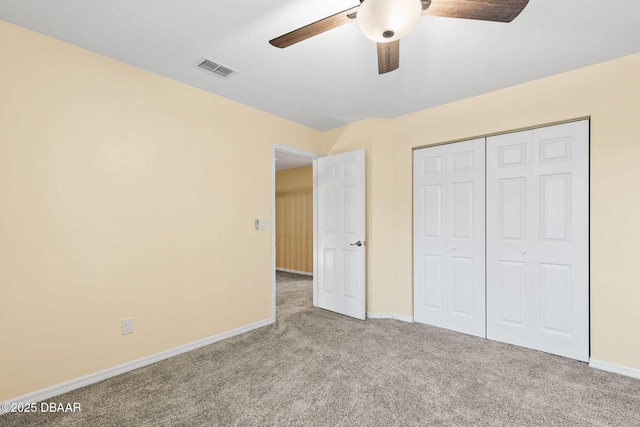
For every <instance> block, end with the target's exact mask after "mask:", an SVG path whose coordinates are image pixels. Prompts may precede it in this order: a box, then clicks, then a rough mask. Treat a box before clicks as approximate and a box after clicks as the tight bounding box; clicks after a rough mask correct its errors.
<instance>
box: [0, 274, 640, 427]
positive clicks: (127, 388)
mask: <svg viewBox="0 0 640 427" xmlns="http://www.w3.org/2000/svg"><path fill="white" fill-rule="evenodd" d="M301 279H302V280H301ZM277 304H278V312H277V313H278V322H277V324H275V325H272V326H268V327H265V328H262V329H259V330H256V331H252V332H249V333H247V334H244V335H241V336H238V337H234V338H231V339H228V340H226V341H223V342H219V343H216V344H212V345H210V346H207V347H203V348H201V349H198V350H195V351H193V352H190V353H188V354H184V355H181V356H177V357H175V358H172V359H169V360H166V361H163V362H160V363H157V364H154V365H151V366H148V367H145V368H142V369H138V370H136V371H132V372H129V373H127V374H124V375H121V376H119V377H116V378H112V379H109V380H106V381H103V382H101V383H98V384H94V385H92V386H89V387H85V388H83V389H79V390H76V391H73V392H71V393H67V394H65V395H62V396H58V397H57V398H55V399H52V400H53V401H56V402H80V403H81V404H82V412H81V413H79V414H78V413H76V414H53V415H52V414H48V415H43V414H9V415H5V416H1V417H0V425H3V426H6V425H11V426H22V425H24V426H27V425H34V426H35V425H37V426H44V425H50V426H62V425H74V426H75V425H78V426H132V425H140V426H170V425H171V426H174V425H175V426H198V425H219V426H230V425H238V426H270V425H278V426H280V425H291V426H305V425H310V426H414V425H415V426H417V425H421V426H424V425H428V426H450V425H459V426H467V425H473V426H483V425H494V426H498V425H500V426H502V425H504V426H530V425H558V426H640V380H636V379H632V378H627V377H623V376H619V375H616V374H611V373H607V372H603V371H598V370H595V369H591V368H589V367H587V365H586V364H584V363H580V362H575V361H572V360H568V359H564V358H561V357H556V356H551V355H549V354H545V353H541V352H537V351H533V350H527V349H523V348H519V347H514V346H510V345H507V344H501V343H498V342H492V341H489V340H485V339H480V338H475V337H471V336H468V335H464V334H459V333H455V332H450V331H447V330H443V329H438V328H434V327H430V326H425V325H420V324H409V323H403V322H399V321H395V320H371V319H369V320H367V321H364V322H362V321H358V320H352V319H350V318H347V317H344V316H341V315H338V314H334V313H330V312H326V311H323V310H320V309H316V308H314V307H312V305H311V281H310V280H309V279H305V278H304V277H303V276H297V275H291V274H280V275H279V284H278V292H277Z"/></svg>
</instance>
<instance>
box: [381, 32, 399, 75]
mask: <svg viewBox="0 0 640 427" xmlns="http://www.w3.org/2000/svg"><path fill="white" fill-rule="evenodd" d="M398 67H400V40H396V41H393V42H389V43H378V74H384V73H388V72H390V71H393V70H396V69H398Z"/></svg>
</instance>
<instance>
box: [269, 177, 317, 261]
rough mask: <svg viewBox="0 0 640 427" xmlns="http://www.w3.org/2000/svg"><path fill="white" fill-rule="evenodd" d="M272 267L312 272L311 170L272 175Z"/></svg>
mask: <svg viewBox="0 0 640 427" xmlns="http://www.w3.org/2000/svg"><path fill="white" fill-rule="evenodd" d="M276 267H277V268H286V269H289V270H297V271H304V272H307V273H313V170H312V167H311V166H305V167H301V168H294V169H286V170H283V171H278V172H276Z"/></svg>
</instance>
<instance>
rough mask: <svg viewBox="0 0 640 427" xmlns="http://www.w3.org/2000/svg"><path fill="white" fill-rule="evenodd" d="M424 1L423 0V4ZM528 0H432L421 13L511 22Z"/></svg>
mask: <svg viewBox="0 0 640 427" xmlns="http://www.w3.org/2000/svg"><path fill="white" fill-rule="evenodd" d="M424 3H425V2H424V1H423V4H424ZM527 3H529V0H432V1H431V6H429V7H428V8H427V9H426V10H423V11H422V14H423V15H431V16H444V17H446V18H462V19H479V20H481V21H494V22H511V21H513V20H514V19H515V17H516V16H518V15H519V14H520V12H522V10H523V9H524V8H525V6H526V5H527Z"/></svg>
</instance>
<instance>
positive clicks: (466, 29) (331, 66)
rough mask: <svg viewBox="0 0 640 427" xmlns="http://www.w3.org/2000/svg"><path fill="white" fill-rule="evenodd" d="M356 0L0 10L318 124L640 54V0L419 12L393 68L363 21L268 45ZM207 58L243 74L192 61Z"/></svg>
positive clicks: (81, 3)
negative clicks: (505, 16) (458, 13)
mask: <svg viewBox="0 0 640 427" xmlns="http://www.w3.org/2000/svg"><path fill="white" fill-rule="evenodd" d="M433 1H434V2H435V1H437V0H433ZM358 3H359V1H358V0H254V1H237V0H206V1H205V0H108V1H97V0H0V19H3V20H6V21H9V22H12V23H15V24H17V25H20V26H23V27H26V28H29V29H32V30H35V31H37V32H40V33H43V34H47V35H50V36H52V37H55V38H58V39H61V40H64V41H67V42H70V43H72V44H75V45H78V46H81V47H84V48H87V49H89V50H92V51H95V52H98V53H101V54H103V55H106V56H109V57H112V58H115V59H117V60H120V61H123V62H126V63H129V64H132V65H135V66H138V67H141V68H144V69H146V70H149V71H152V72H155V73H158V74H161V75H164V76H167V77H170V78H172V79H175V80H178V81H181V82H184V83H187V84H190V85H193V86H196V87H199V88H202V89H204V90H207V91H210V92H213V93H216V94H219V95H221V96H224V97H227V98H230V99H234V100H236V101H239V102H242V103H244V104H247V105H251V106H254V107H256V108H259V109H261V110H264V111H268V112H271V113H273V114H276V115H278V116H281V117H285V118H287V119H290V120H292V121H295V122H298V123H302V124H305V125H308V126H311V127H313V128H316V129H320V130H326V129H331V128H334V127H338V126H341V125H344V124H347V123H351V122H354V121H358V120H361V119H365V118H369V117H394V116H398V115H402V114H406V113H409V112H413V111H417V110H421V109H425V108H429V107H433V106H436V105H440V104H444V103H448V102H452V101H455V100H459V99H463V98H467V97H470V96H475V95H479V94H482V93H486V92H490V91H493V90H497V89H501V88H505V87H508V86H512V85H516V84H519V83H524V82H526V81H530V80H534V79H539V78H543V77H546V76H550V75H553V74H557V73H561V72H564V71H569V70H572V69H576V68H580V67H584V66H587V65H591V64H595V63H598V62H602V61H606V60H609V59H614V58H617V57H620V56H625V55H629V54H632V53H637V52H640V24H639V23H640V2H639V1H638V0H617V1H608V2H607V1H595V0H530V2H529V5H528V6H527V7H526V8H525V10H524V11H523V12H522V14H521V15H520V16H519V17H518V18H516V19H515V21H513V22H512V23H510V24H502V23H492V22H482V21H471V20H461V19H449V18H438V17H430V16H423V17H421V18H420V20H419V22H418V24H417V26H416V27H415V28H414V30H413V31H412V32H411V33H410V34H409V35H408V36H406V37H404V38H403V39H402V40H401V42H400V69H399V70H396V71H393V72H391V73H388V74H385V75H378V73H377V59H376V48H375V44H374V42H372V41H370V40H368V39H366V38H365V37H364V36H363V35H362V34H361V33H360V32H359V30H358V27H357V24H355V23H352V24H348V25H345V26H343V27H340V28H337V29H334V30H331V31H329V32H327V33H324V34H321V35H319V36H316V37H313V38H311V39H309V40H306V41H303V42H301V43H298V44H296V45H294V46H291V47H289V48H286V49H278V48H275V47H273V46H271V45H269V43H268V40H270V39H272V38H274V37H276V36H279V35H281V34H283V33H286V32H289V31H291V30H293V29H296V28H298V27H301V26H303V25H305V24H308V23H310V22H313V21H315V20H318V19H321V18H324V17H325V16H328V15H331V14H333V13H336V12H339V11H342V10H344V9H347V8H349V7H352V6H355V5H357V4H358ZM202 56H206V57H208V58H211V59H213V60H216V61H219V62H221V63H223V64H224V65H227V66H229V67H231V68H234V69H236V70H238V74H236V75H234V76H233V77H230V78H229V79H222V78H218V77H216V76H213V75H210V74H208V73H205V72H203V71H202V70H199V69H197V68H195V67H194V66H193V64H194V62H196V61H197V60H198V59H199V58H201V57H202ZM0 60H1V59H0ZM639 71H640V70H639ZM639 75H640V72H639Z"/></svg>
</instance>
